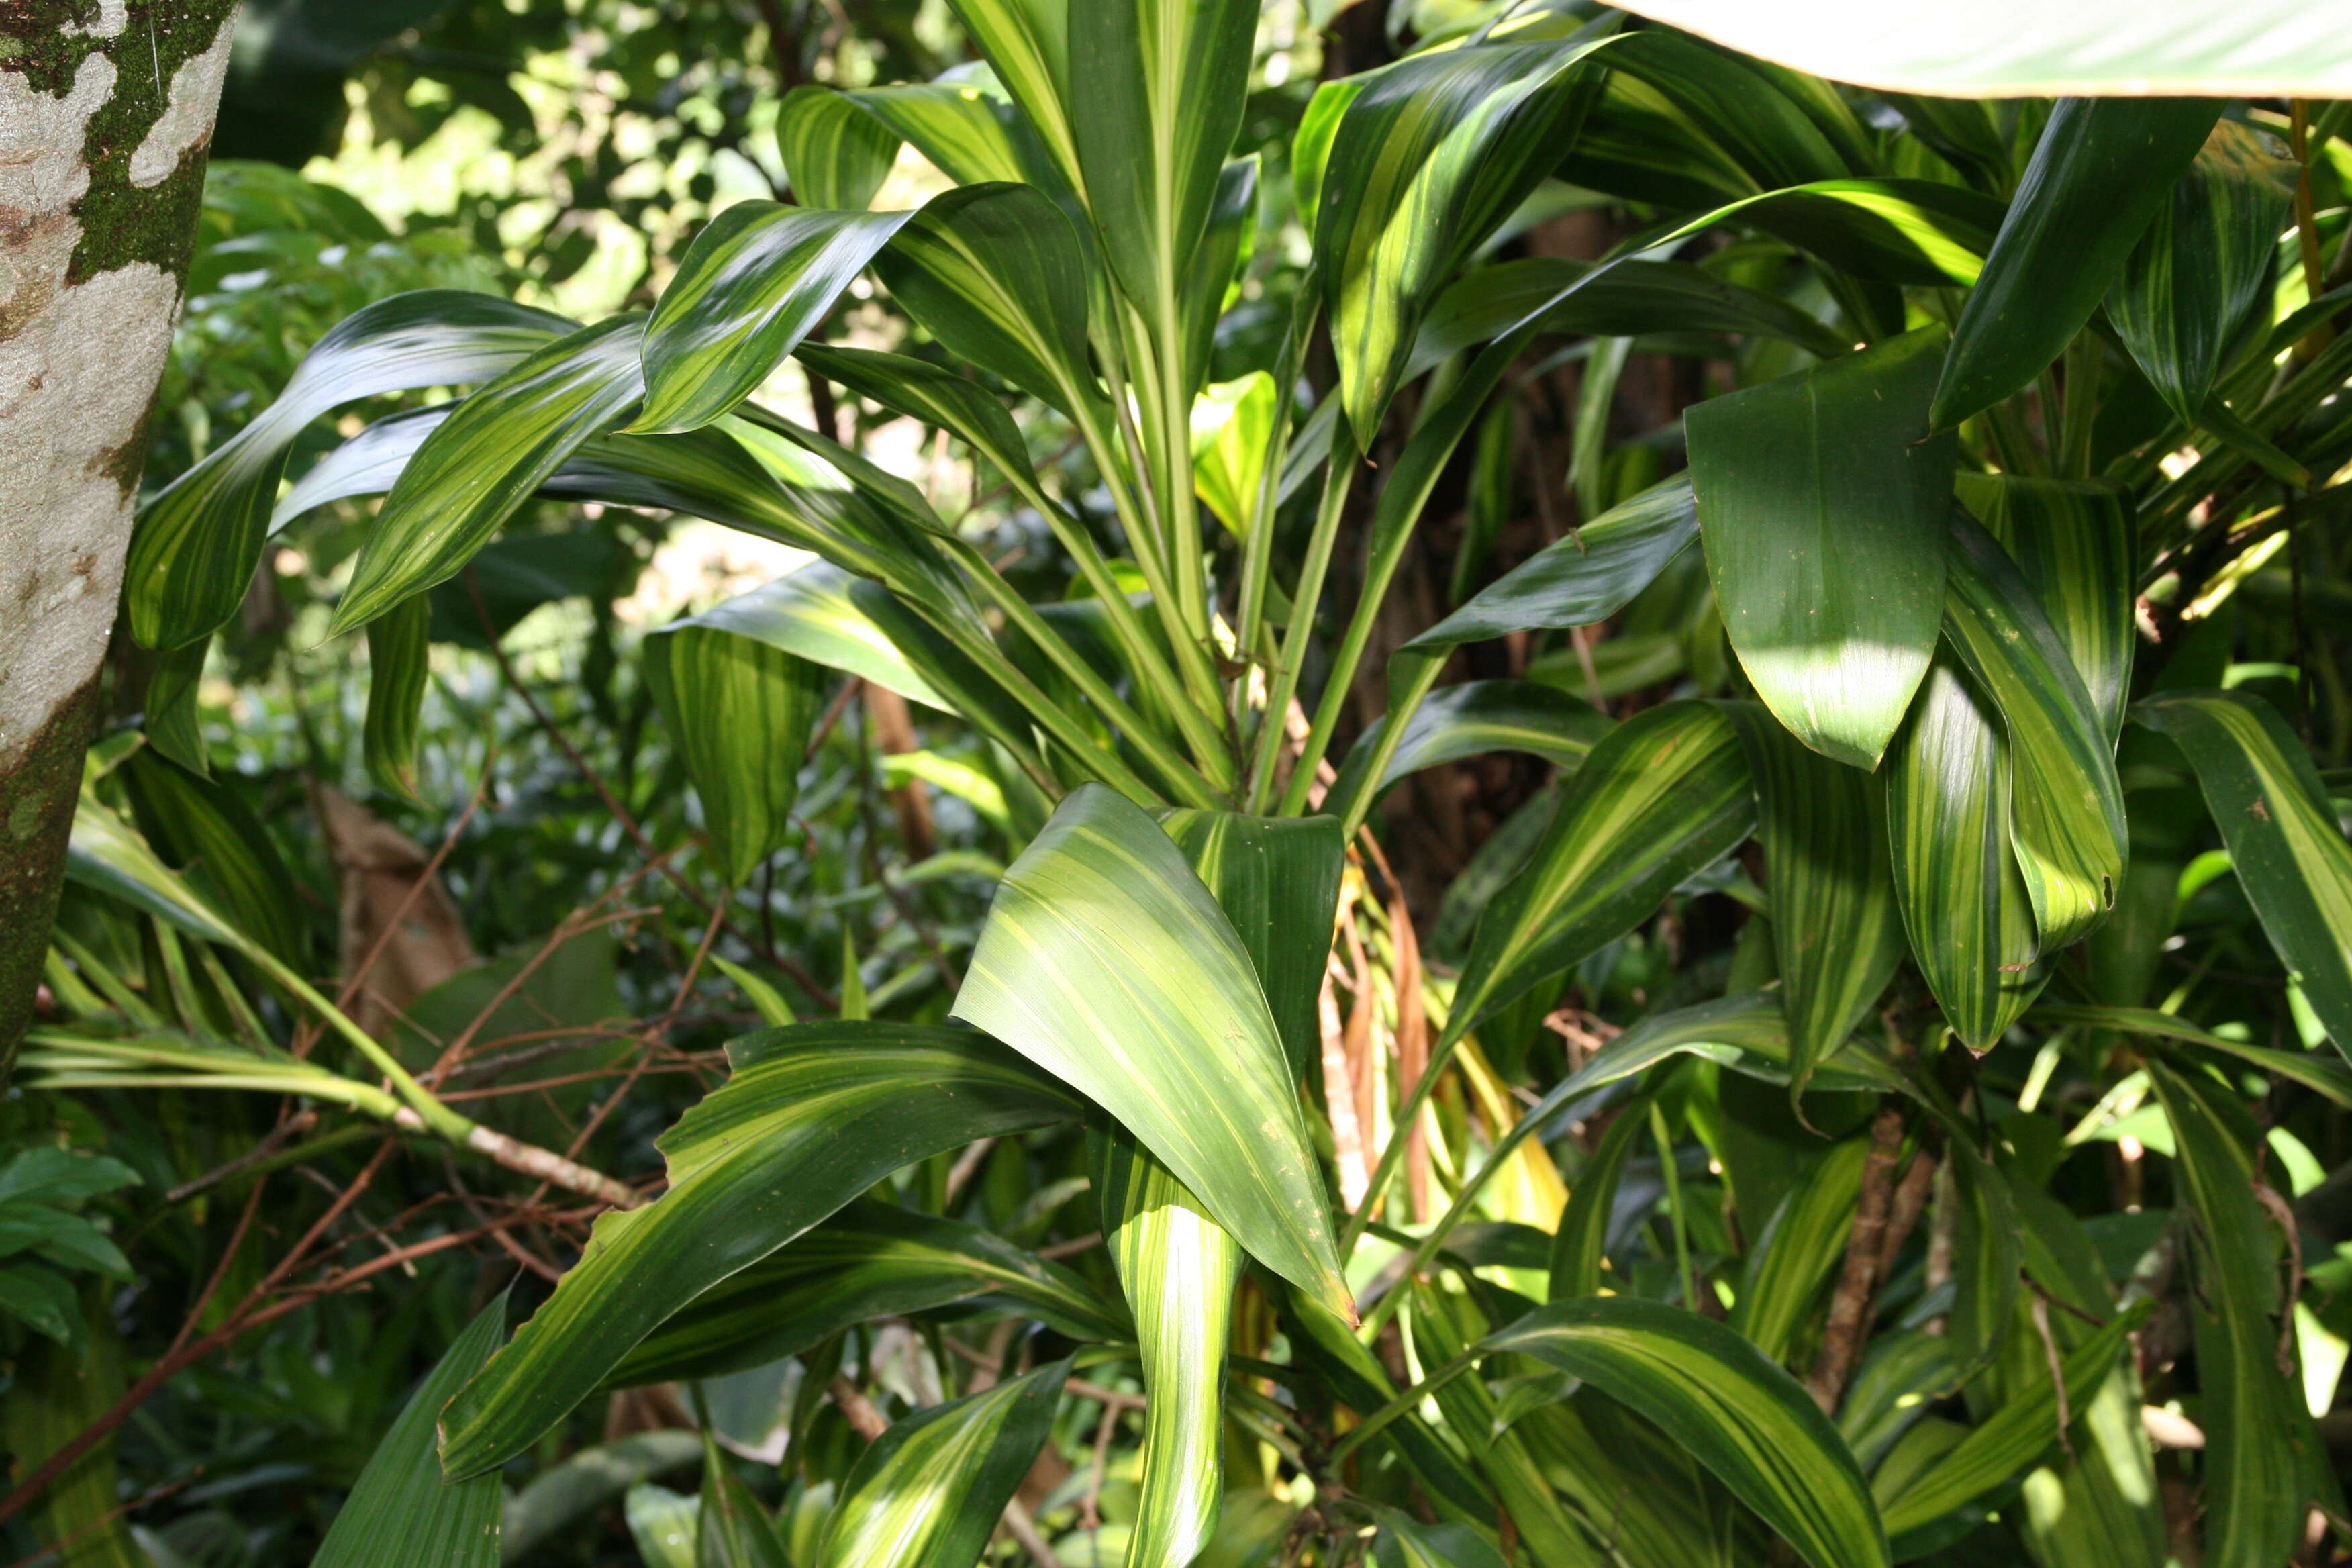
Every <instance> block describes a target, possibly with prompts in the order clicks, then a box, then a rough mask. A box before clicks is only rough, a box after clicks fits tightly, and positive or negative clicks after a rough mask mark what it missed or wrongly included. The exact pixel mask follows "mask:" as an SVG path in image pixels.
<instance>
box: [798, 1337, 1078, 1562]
mask: <svg viewBox="0 0 2352 1568" xmlns="http://www.w3.org/2000/svg"><path fill="white" fill-rule="evenodd" d="M1069 1372H1070V1366H1069V1363H1067V1362H1055V1363H1053V1364H1052V1365H1050V1366H1041V1367H1039V1368H1038V1369H1037V1370H1036V1371H1034V1372H1033V1373H1027V1374H1026V1375H1024V1376H1022V1377H1016V1378H1014V1379H1013V1380H1012V1381H1011V1382H1009V1383H1001V1384H997V1385H996V1386H995V1387H993V1388H991V1389H986V1390H984V1391H982V1392H981V1393H979V1394H967V1395H965V1396H964V1397H963V1398H961V1399H955V1400H950V1401H949V1402H948V1403H947V1404H945V1405H933V1406H931V1407H930V1408H929V1409H928V1410H920V1411H918V1412H916V1413H915V1414H914V1415H909V1416H908V1417H906V1418H905V1419H903V1420H900V1421H896V1422H893V1423H892V1424H891V1426H890V1429H889V1430H888V1431H887V1432H885V1433H883V1434H882V1436H879V1437H877V1438H876V1439H875V1440H874V1441H873V1443H872V1444H871V1445H870V1446H869V1447H867V1448H866V1451H865V1452H864V1453H863V1454H860V1455H859V1456H858V1457H857V1463H856V1467H855V1468H852V1469H851V1470H850V1472H849V1478H848V1479H846V1480H845V1481H843V1482H842V1484H841V1496H840V1499H839V1500H837V1501H836V1502H835V1504H834V1507H833V1522H832V1525H831V1527H830V1529H829V1530H828V1531H827V1532H826V1535H825V1542H824V1556H823V1557H822V1558H821V1559H820V1560H819V1561H820V1562H821V1563H823V1564H824V1568H971V1564H973V1563H977V1562H979V1561H980V1554H981V1552H982V1550H984V1549H985V1548H986V1547H987V1545H988V1538H989V1537H990V1535H992V1533H994V1531H995V1530H996V1521H998V1519H999V1518H1001V1517H1002V1516H1003V1512H1004V1505H1005V1504H1006V1503H1008V1502H1010V1501H1012V1500H1013V1492H1014V1490H1015V1489H1017V1488H1018V1487H1019V1486H1020V1485H1021V1479H1022V1478H1023V1477H1024V1476H1025V1475H1027V1474H1028V1473H1029V1467H1030V1466H1031V1465H1032V1464H1034V1463H1035V1462H1036V1458H1037V1451H1038V1450H1039V1449H1041V1448H1043V1447H1045V1439H1046V1437H1047V1436H1048V1435H1049V1434H1050V1433H1051V1432H1052V1430H1053V1425H1054V1410H1055V1406H1056V1405H1058V1404H1059V1403H1060V1402H1061V1397H1062V1380H1063V1379H1064V1378H1066V1377H1067V1376H1068V1375H1069Z"/></svg>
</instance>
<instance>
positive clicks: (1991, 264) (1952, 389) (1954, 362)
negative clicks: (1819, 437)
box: [1930, 98, 2221, 430]
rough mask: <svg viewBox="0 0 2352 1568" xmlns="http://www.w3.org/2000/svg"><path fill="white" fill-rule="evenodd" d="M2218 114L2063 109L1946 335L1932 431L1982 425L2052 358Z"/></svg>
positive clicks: (2095, 304)
mask: <svg viewBox="0 0 2352 1568" xmlns="http://www.w3.org/2000/svg"><path fill="white" fill-rule="evenodd" d="M2220 114H2221V104H2220V103H2219V102H2217V101H2216V100H2212V99H2197V98H2117V99H2095V98H2067V99H2061V100H2059V102H2058V106H2057V108H2056V109H2055V110H2053V111H2052V112H2051V115H2050V121H2049V123H2048V124H2047V125H2046V126H2044V127H2043V128H2042V140H2041V142H2039V143H2037V144H2036V145H2035V147H2034V149H2033V161H2032V163H2029V164H2028V165H2027V166H2026V170H2025V176H2024V178H2023V179H2022V180H2021V182H2019V184H2018V187H2017V195H2016V196H2015V197H2014V198H2012V199H2011V202H2010V205H2009V216H2008V218H2007V219H2006V220H2005V221H2004V222H2003V223H2002V224H2001V226H2000V237H1999V238H1998V239H1996V240H1994V241H1993V247H1992V254H1991V255H1990V256H1988V257H1987V258H1985V269H1984V275H1983V276H1982V277H1980V278H1979V279H1977V286H1976V288H1975V289H1972V290H1970V292H1969V298H1968V303H1967V304H1966V305H1964V306H1963V307H1962V308H1961V310H1960V319H1959V321H1958V325H1956V326H1955V327H1954V328H1953V329H1952V352H1951V354H1950V356H1949V357H1948V359H1947V360H1946V361H1945V363H1944V374H1943V380H1942V381H1941V382H1939V383H1938V384H1937V387H1936V400H1935V406H1934V408H1933V410H1932V413H1931V415H1930V419H1931V422H1932V424H1933V425H1934V426H1935V427H1936V428H1937V429H1938V430H1948V429H1949V428H1951V427H1952V426H1955V425H1958V423H1959V422H1960V421H1961V420H1963V419H1966V418H1968V417H1969V416H1971V415H1974V414H1980V413H1982V412H1983V411H1984V410H1985V409H1987V408H1990V406H1992V405H1994V404H1996V403H1998V402H2000V400H2001V399H2002V398H2004V397H2007V396H2008V395H2010V394H2011V393H2012V392H2015V391H2016V390H2017V389H2018V388H2019V387H2021V386H2023V385H2024V384H2026V383H2027V382H2029V381H2032V379H2033V378H2034V377H2035V376H2037V375H2039V374H2041V373H2042V369H2043V368H2044V367H2045V366H2047V365H2048V364H2049V363H2050V362H2051V361H2053V360H2054V359H2056V358H2057V357H2058V354H2059V351H2061V350H2062V349H2063V348H2064V347H2065V346H2066V344H2067V343H2068V342H2069V341H2071V340H2072V339H2073V338H2074V334H2075V333H2076V332H2077V331H2081V330H2082V328H2083V325H2084V322H2086V321H2089V320H2090V319H2091V313H2092V312H2093V311H2095V310H2097V309H2098V308H2099V301H2100V300H2102V299H2104V298H2105V295H2106V292H2107V289H2108V288H2109V287H2110V286H2111V285H2113V284H2114V282H2115V280H2116V278H2117V277H2119V276H2120V275H2121V274H2122V272H2123V269H2124V263H2125V261H2126V259H2127V258H2129V257H2130V255H2131V251H2132V247H2134V246H2135V245H2137V243H2139V238H2140V236H2141V235H2143V234H2145V233H2146V232H2147V227H2148V225H2149V223H2150V221H2151V220H2153V219H2154V218H2155V216H2156V214H2157V211H2158V208H2159V207H2161V206H2162V205H2164V204H2165V203H2166V202H2168V201H2169V200H2170V199H2171V196H2172V186H2173V182H2174V181H2175V180H2177V179H2179V177H2180V175H2181V174H2182V172H2183V171H2185V170H2186V169H2187V168H2188V167H2189V163H2190V161H2191V160H2192V159H2194V158H2195V157H2196V156H2197V150H2198V148H2200V147H2201V146H2202V145H2204V142H2205V136H2206V133H2207V132H2210V131H2211V130H2212V128H2213V121H2215V119H2216V118H2218V117H2219V116H2220Z"/></svg>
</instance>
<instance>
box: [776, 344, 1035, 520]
mask: <svg viewBox="0 0 2352 1568" xmlns="http://www.w3.org/2000/svg"><path fill="white" fill-rule="evenodd" d="M797 357H798V358H799V359H800V362H801V363H803V364H804V365H806V366H808V367H809V369H811V370H813V371H814V372H816V373H817V374H819V375H822V376H824V377H826V378H827V379H828V380H832V381H837V382H839V383H841V384H843V385H844V386H846V387H848V388H849V389H850V390H851V391H852V392H855V393H856V394H857V395H859V396H860V397H869V398H872V399H873V400H874V401H875V402H877V403H878V404H880V405H882V406H884V407H885V408H887V409H890V410H891V411H892V412H894V413H898V414H903V415H905V416H907V417H908V418H909V419H919V420H920V421H922V422H923V423H924V424H926V425H931V426H937V427H939V428H940V429H942V430H946V431H948V432H950V434H952V435H953V436H955V437H957V438H958V439H960V440H961V441H963V442H964V443H965V444H966V445H967V446H969V447H971V448H972V449H973V450H974V451H976V452H978V453H980V454H981V456H982V457H984V458H987V459H988V460H989V461H990V462H992V463H993V464H995V465H996V466H997V468H999V469H1001V470H1002V471H1003V474H1004V476H1005V478H1007V479H1012V480H1013V481H1014V482H1015V483H1021V482H1022V481H1027V482H1028V484H1029V485H1031V486H1034V482H1035V479H1034V476H1035V469H1034V468H1033V467H1032V465H1031V464H1030V461H1029V448H1028V447H1027V445H1026V444H1025V443H1024V442H1023V440H1022V438H1021V427H1020V426H1017V425H1015V424H1014V423H1013V415H1012V412H1011V410H1009V409H1007V408H1006V407H1005V406H1004V400H1003V398H1001V397H999V396H998V395H996V394H994V393H992V392H991V391H989V390H988V389H987V388H986V387H983V386H982V385H980V384H978V383H977V382H974V381H971V380H969V379H968V378H966V377H964V376H961V375H958V374H956V373H955V372H953V371H951V370H948V369H945V368H943V367H941V366H940V365H935V364H932V363H929V361H926V360H919V359H911V358H909V357H908V356H907V355H905V354H891V353H877V351H875V350H873V349H859V348H847V347H835V346H827V345H824V344H819V343H803V344H802V345H801V347H800V348H799V350H798V351H797Z"/></svg>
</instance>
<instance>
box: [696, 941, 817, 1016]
mask: <svg viewBox="0 0 2352 1568" xmlns="http://www.w3.org/2000/svg"><path fill="white" fill-rule="evenodd" d="M710 962H711V963H713V964H714V965H716V966H717V967H718V970H719V973H721V974H724V975H725V976H727V978H728V979H730V980H732V981H733V982H734V983H735V988H736V989H737V990H739V991H740V992H742V993H743V994H744V996H745V997H746V998H747V999H749V1000H750V1002H751V1006H752V1008H753V1009H754V1010H755V1011H756V1012H758V1014H759V1015H760V1022H761V1023H762V1024H765V1025H767V1026H768V1027H770V1028H772V1029H781V1028H782V1027H784V1026H786V1025H788V1024H797V1023H799V1022H800V1019H799V1017H798V1016H795V1015H794V1014H793V1005H792V1004H791V1003H789V1002H787V1001H785V1000H784V994H783V993H782V992H781V991H779V990H777V989H776V987H775V984H774V983H773V982H772V981H770V980H768V979H767V978H765V977H764V976H762V975H761V974H760V973H758V972H757V971H755V970H753V969H751V967H750V966H749V965H748V964H741V963H736V962H735V961H734V960H733V959H731V958H729V957H728V956H727V955H726V954H724V953H719V952H714V953H712V954H711V955H710Z"/></svg>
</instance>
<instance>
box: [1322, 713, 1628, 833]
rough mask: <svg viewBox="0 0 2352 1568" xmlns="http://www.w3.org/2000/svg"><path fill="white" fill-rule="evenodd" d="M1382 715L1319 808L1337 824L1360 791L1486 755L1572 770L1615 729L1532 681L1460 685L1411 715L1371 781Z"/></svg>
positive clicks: (1382, 788)
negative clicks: (1517, 755)
mask: <svg viewBox="0 0 2352 1568" xmlns="http://www.w3.org/2000/svg"><path fill="white" fill-rule="evenodd" d="M1387 725H1388V719H1387V717H1386V716H1385V715H1383V716H1382V717H1381V718H1380V719H1379V720H1377V721H1374V722H1373V724H1372V726H1371V728H1370V729H1369V730H1367V731H1364V733H1363V734H1362V735H1360V736H1359V737H1358V738H1357V740H1356V743H1355V745H1354V746H1353V747H1351V748H1349V752H1348V756H1347V760H1346V761H1345V762H1344V763H1341V765H1340V768H1339V782H1338V783H1337V784H1333V785H1332V786H1331V791H1330V794H1329V795H1327V796H1326V797H1325V799H1324V809H1325V810H1327V811H1329V812H1331V813H1332V814H1333V815H1335V816H1340V817H1346V816H1349V814H1350V812H1351V811H1353V810H1354V803H1355V801H1356V800H1357V798H1358V797H1359V795H1361V794H1362V793H1363V792H1365V791H1366V790H1370V794H1371V797H1372V798H1373V799H1378V798H1379V797H1380V796H1381V795H1383V794H1385V793H1387V791H1388V789H1389V787H1390V786H1391V784H1395V783H1397V781H1399V780H1400V779H1402V778H1403V777H1405V776H1406V775H1407V774H1409V773H1419V772H1420V771H1421V770H1422V769H1423V768H1433V767H1436V766H1437V765H1439V764H1440V763H1450V762H1456V761H1459V760H1460V759H1462V758H1464V757H1475V756H1483V755H1484V754H1486V752H1527V753H1528V754H1529V755H1531V756H1538V757H1541V758H1543V759H1544V760H1545V761H1546V762H1549V763H1558V764H1559V766H1560V767H1562V768H1563V769H1568V770H1573V769H1574V768H1575V767H1576V766H1577V765H1578V764H1579V763H1582V762H1583V761H1584V759H1585V757H1586V755H1587V754H1588V753H1590V752H1591V750H1592V748H1593V747H1594V746H1596V745H1598V744H1599V743H1600V742H1601V738H1602V737H1603V736H1605V735H1607V734H1608V733H1609V731H1611V730H1612V729H1614V728H1616V725H1615V722H1614V721H1612V720H1611V719H1610V717H1609V716H1608V715H1607V714H1605V713H1603V712H1601V710H1599V709H1597V708H1595V707H1593V706H1592V704H1591V703H1590V702H1587V701H1585V700H1583V699H1581V698H1579V697H1571V696H1570V695H1569V694H1568V693H1567V692H1565V691H1562V690H1560V689H1559V688H1558V687H1556V686H1547V685H1545V684H1544V683H1543V682H1541V681H1537V680H1465V681H1464V682H1463V683H1462V684H1461V685H1459V686H1448V687H1444V688H1443V689H1440V690H1438V691H1436V692H1434V693H1433V694H1432V695H1431V696H1430V697H1429V698H1428V699H1427V700H1424V701H1423V703H1422V704H1421V706H1419V707H1418V708H1415V709H1414V710H1412V719H1411V720H1410V721H1407V722H1406V724H1405V727H1404V733H1403V735H1402V736H1401V737H1399V739H1398V742H1397V744H1396V747H1395V749H1394V751H1392V752H1391V753H1390V754H1389V759H1388V765H1387V766H1386V767H1384V768H1382V769H1381V776H1380V778H1379V780H1378V781H1377V782H1375V781H1374V780H1373V779H1372V778H1371V777H1370V769H1371V759H1372V757H1373V756H1374V755H1375V754H1377V753H1378V752H1380V751H1381V739H1382V731H1384V730H1385V729H1386V728H1387Z"/></svg>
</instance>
